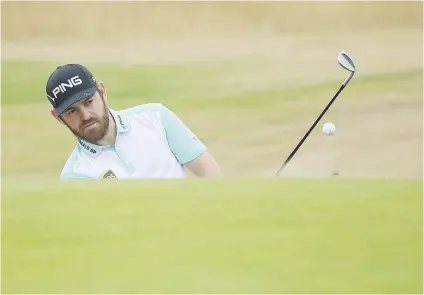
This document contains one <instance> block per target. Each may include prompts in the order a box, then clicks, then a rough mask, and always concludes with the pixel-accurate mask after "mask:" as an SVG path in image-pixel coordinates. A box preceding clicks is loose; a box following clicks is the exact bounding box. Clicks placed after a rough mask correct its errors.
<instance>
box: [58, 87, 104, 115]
mask: <svg viewBox="0 0 424 295" xmlns="http://www.w3.org/2000/svg"><path fill="white" fill-rule="evenodd" d="M96 91H97V88H96V86H93V87H91V88H89V89H85V90H83V91H80V92H78V93H77V94H74V96H72V97H71V98H69V99H67V100H66V101H64V102H63V103H61V104H60V105H59V106H58V107H57V108H56V109H55V110H56V113H57V115H58V116H60V115H61V114H62V113H63V112H64V111H66V109H67V108H69V107H70V106H71V105H73V104H74V103H76V102H78V101H80V100H82V99H85V98H88V97H91V96H94V95H95V94H96Z"/></svg>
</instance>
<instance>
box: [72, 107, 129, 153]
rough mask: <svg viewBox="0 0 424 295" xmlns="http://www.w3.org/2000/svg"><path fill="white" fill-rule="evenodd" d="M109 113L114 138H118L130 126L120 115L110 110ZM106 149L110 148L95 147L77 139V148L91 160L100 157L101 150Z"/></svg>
mask: <svg viewBox="0 0 424 295" xmlns="http://www.w3.org/2000/svg"><path fill="white" fill-rule="evenodd" d="M109 112H110V114H111V115H112V118H113V119H114V120H115V125H116V136H117V137H118V136H119V134H120V133H124V132H127V131H128V130H129V128H130V125H129V123H128V122H127V121H126V120H125V119H124V118H122V115H121V114H119V112H117V111H115V110H112V109H109ZM108 147H110V146H101V145H96V144H93V143H90V142H88V141H85V140H83V139H81V138H78V148H79V149H81V150H83V151H84V152H85V153H86V154H88V155H89V156H91V157H93V158H96V157H97V156H98V155H100V153H101V152H102V150H103V149H105V148H108Z"/></svg>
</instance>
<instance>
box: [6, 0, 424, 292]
mask: <svg viewBox="0 0 424 295" xmlns="http://www.w3.org/2000/svg"><path fill="white" fill-rule="evenodd" d="M82 6H83V7H82ZM306 7H308V8H311V9H312V10H311V11H313V13H310V12H307V10H306ZM55 9H60V10H62V11H66V12H67V14H68V17H66V18H65V17H59V16H58V15H56V14H54V13H51V12H52V11H54V10H55ZM189 10H190V11H191V12H189ZM92 11H96V12H97V14H93V13H92ZM42 14H45V17H41V15H42ZM100 15H101V16H102V17H100ZM47 16H48V17H47ZM123 16H125V17H123ZM56 17H57V19H56ZM359 17H362V18H361V21H358V18H359ZM105 19H107V21H104V20H105ZM74 20H79V21H77V22H75V21H74ZM349 20H350V21H349ZM52 22H55V23H56V24H57V26H51V23H52ZM341 50H346V51H347V52H349V53H350V54H351V55H352V57H353V59H354V61H355V62H356V64H357V69H358V72H357V74H356V75H355V77H354V78H353V79H352V81H351V82H350V84H349V85H348V87H347V88H346V90H344V91H343V92H342V94H341V95H340V97H339V98H338V100H337V101H336V102H335V103H334V105H333V106H332V107H331V109H330V110H329V111H328V113H327V114H326V116H325V117H324V118H323V121H322V122H321V124H319V125H318V126H317V128H316V129H315V131H314V132H313V133H312V134H311V135H310V137H309V138H308V139H307V141H306V142H305V143H304V145H303V146H302V148H301V149H300V150H299V152H298V154H297V155H296V156H295V157H294V158H293V160H292V162H291V164H290V165H289V166H287V167H286V169H285V170H284V171H283V173H282V174H281V176H282V177H281V178H280V179H272V178H273V174H274V172H275V171H276V170H277V168H278V167H279V165H280V164H281V163H282V162H283V161H284V160H285V158H286V157H287V156H288V154H289V153H290V152H291V150H292V149H293V148H294V147H295V145H296V143H297V142H298V141H299V140H300V139H301V137H302V136H303V134H304V132H306V131H307V129H308V128H309V126H310V125H311V124H312V123H313V121H314V119H315V118H316V117H317V116H318V114H319V113H320V111H321V110H322V109H323V108H324V106H325V104H326V103H327V102H328V101H329V100H330V99H331V97H332V95H333V94H334V93H335V92H336V91H337V89H338V87H339V86H340V84H341V82H343V80H344V79H345V77H346V76H347V72H346V71H345V70H343V69H342V68H341V67H340V66H338V64H337V54H338V53H339V52H340V51H341ZM72 62H77V63H82V64H84V65H86V66H87V67H88V68H89V69H90V70H92V72H93V73H94V75H95V76H96V77H97V79H98V80H100V81H103V82H104V83H105V86H106V90H107V93H108V96H109V102H110V107H112V108H113V109H121V108H126V107H132V106H134V105H137V104H142V103H148V102H161V103H163V104H165V105H166V106H168V107H169V108H170V109H172V110H173V111H174V112H175V113H176V114H177V115H178V116H179V117H180V118H181V119H182V120H183V121H184V122H185V123H186V124H187V125H188V126H189V127H190V128H191V129H192V130H193V131H194V132H195V133H196V134H197V135H198V137H199V138H200V139H202V140H203V141H204V142H205V143H206V145H207V146H208V147H209V149H210V150H211V152H212V153H213V154H214V155H215V156H216V158H217V160H218V162H219V163H220V165H221V168H222V170H223V174H224V178H223V179H220V180H206V179H205V180H200V179H194V178H193V177H192V175H190V179H188V180H186V181H163V180H157V181H114V182H99V183H96V182H91V181H86V182H59V181H58V176H59V174H60V171H61V169H62V167H63V164H64V162H65V161H66V159H67V157H68V155H69V153H70V152H71V150H72V149H73V147H74V145H75V138H74V137H73V136H72V134H71V133H70V132H69V131H68V130H67V129H66V127H64V126H63V125H60V124H59V123H58V122H57V121H55V119H54V118H53V117H52V116H51V115H50V113H49V112H50V105H49V103H48V101H47V98H46V97H45V93H44V91H45V83H46V80H47V78H48V76H49V74H50V73H51V72H52V71H53V70H54V69H55V67H56V66H57V65H58V64H63V63H72ZM1 65H2V77H1V78H2V81H1V85H2V87H1V94H2V96H1V106H2V114H1V115H2V124H1V131H2V159H1V160H2V293H176V292H178V293H317V292H320V293H359V292H362V293H422V292H423V289H422V276H423V273H422V258H423V257H422V222H423V219H422V205H423V204H422V161H423V157H422V150H423V145H422V143H423V138H422V135H423V133H422V127H423V126H422V118H423V116H422V107H423V104H422V95H423V93H422V90H423V87H422V79H423V75H422V3H419V2H416V3H412V2H409V3H400V2H399V3H394V2H393V3H378V2H374V3H371V2H370V3H367V2H362V3H348V2H346V3H343V2H340V3H334V4H332V3H327V4H324V3H316V4H305V3H299V4H296V3H288V2H286V3H283V2H282V3H264V4H259V3H239V4H237V3H229V4H224V3H205V4H199V3H182V2H181V3H173V4H171V3H158V4H154V3H141V2H140V3H136V2H134V3H122V4H120V3H118V2H111V3H101V5H100V3H98V4H97V3H94V2H93V3H84V2H79V3H77V2H76V3H59V2H57V3H54V2H51V3H47V2H44V3H30V2H26V3H23V2H22V3H12V2H8V3H3V4H2V64H1ZM325 121H331V122H333V123H335V125H336V128H337V130H336V135H335V136H333V137H325V136H324V135H323V134H322V133H321V130H320V129H321V126H322V123H324V122H325ZM334 171H337V172H339V176H338V177H337V178H330V177H329V176H331V174H332V173H333V172H334Z"/></svg>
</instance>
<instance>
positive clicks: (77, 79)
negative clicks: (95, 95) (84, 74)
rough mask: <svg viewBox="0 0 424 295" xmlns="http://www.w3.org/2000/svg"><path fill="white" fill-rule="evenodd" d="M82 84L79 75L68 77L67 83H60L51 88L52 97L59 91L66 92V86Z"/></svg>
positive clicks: (71, 86)
mask: <svg viewBox="0 0 424 295" xmlns="http://www.w3.org/2000/svg"><path fill="white" fill-rule="evenodd" d="M80 84H82V80H81V78H80V77H79V76H74V77H72V78H70V79H68V83H64V82H62V83H60V84H59V85H58V86H56V87H55V88H53V91H52V92H53V95H54V98H57V95H58V94H59V93H65V92H66V88H73V87H74V86H78V85H80Z"/></svg>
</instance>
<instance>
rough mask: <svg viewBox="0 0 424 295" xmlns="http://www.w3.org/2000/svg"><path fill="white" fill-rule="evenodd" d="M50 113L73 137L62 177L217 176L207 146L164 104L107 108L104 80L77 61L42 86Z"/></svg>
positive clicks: (218, 171) (218, 169)
mask: <svg viewBox="0 0 424 295" xmlns="http://www.w3.org/2000/svg"><path fill="white" fill-rule="evenodd" d="M46 92H47V98H48V99H49V101H50V103H51V104H52V106H53V108H52V110H51V113H52V115H53V116H54V117H55V118H56V119H57V120H58V121H59V122H61V123H62V124H64V125H66V126H67V127H68V129H69V130H70V131H71V132H72V133H73V134H74V135H75V136H76V138H77V144H76V146H75V148H74V150H73V151H72V153H71V155H70V156H69V158H68V160H67V161H66V163H65V165H64V167H63V170H62V173H61V176H60V178H61V179H106V178H117V179H128V178H186V177H187V174H186V171H185V168H188V169H189V170H190V171H191V172H192V173H193V174H194V175H196V176H198V177H216V176H220V175H221V173H220V168H219V166H218V164H217V162H216V161H215V159H214V158H213V156H212V155H211V154H210V153H209V152H208V150H207V148H206V146H205V145H204V144H203V143H202V142H201V141H200V140H199V139H198V138H197V137H196V135H195V134H194V133H193V132H192V131H190V129H189V128H188V127H187V126H186V125H185V124H184V123H183V122H182V121H181V120H180V119H179V118H178V117H177V116H176V115H175V114H174V113H173V112H172V111H171V110H169V109H168V108H167V107H165V106H164V105H163V104H161V103H147V104H141V105H138V106H134V107H132V108H128V109H124V110H119V111H116V110H112V109H110V108H109V107H108V96H107V93H106V89H105V86H104V84H103V83H98V82H97V81H96V79H95V78H94V76H93V75H92V74H91V73H90V72H89V71H88V69H87V68H85V67H84V66H82V65H78V64H67V65H63V66H60V67H58V68H57V69H56V70H55V71H54V72H53V74H51V76H50V77H49V79H48V81H47V85H46Z"/></svg>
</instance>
